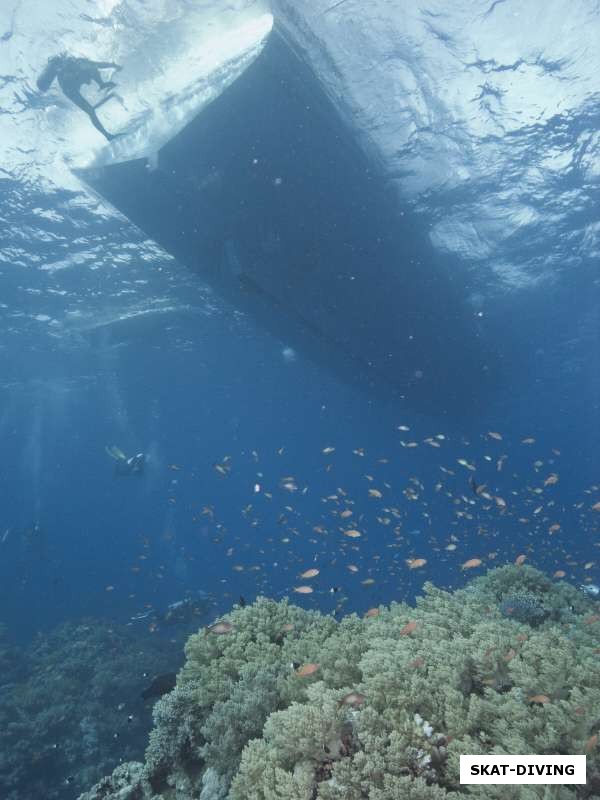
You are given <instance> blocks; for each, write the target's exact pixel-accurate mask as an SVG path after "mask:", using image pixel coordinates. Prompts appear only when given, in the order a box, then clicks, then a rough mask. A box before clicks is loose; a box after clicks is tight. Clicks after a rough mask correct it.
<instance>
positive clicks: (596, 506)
mask: <svg viewBox="0 0 600 800" xmlns="http://www.w3.org/2000/svg"><path fill="white" fill-rule="evenodd" d="M592 511H600V503H594V505H593V506H592Z"/></svg>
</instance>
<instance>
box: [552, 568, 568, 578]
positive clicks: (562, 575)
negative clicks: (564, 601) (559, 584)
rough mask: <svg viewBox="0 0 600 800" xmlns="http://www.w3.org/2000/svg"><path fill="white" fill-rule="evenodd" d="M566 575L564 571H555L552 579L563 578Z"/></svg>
mask: <svg viewBox="0 0 600 800" xmlns="http://www.w3.org/2000/svg"><path fill="white" fill-rule="evenodd" d="M566 574H567V573H566V572H565V571H564V569H557V570H556V572H555V573H554V575H553V576H552V577H553V578H564V577H565V575H566Z"/></svg>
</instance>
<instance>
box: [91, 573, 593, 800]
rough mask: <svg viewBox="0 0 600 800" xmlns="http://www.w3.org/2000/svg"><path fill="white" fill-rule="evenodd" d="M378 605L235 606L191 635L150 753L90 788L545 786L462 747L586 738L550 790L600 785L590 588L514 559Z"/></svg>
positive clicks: (528, 747) (322, 795)
mask: <svg viewBox="0 0 600 800" xmlns="http://www.w3.org/2000/svg"><path fill="white" fill-rule="evenodd" d="M517 601H518V602H517ZM519 604H520V605H519ZM518 605H519V608H520V611H519V613H518V614H514V613H507V610H508V609H513V608H516V607H517V606H518ZM378 611H379V613H371V614H369V616H368V617H364V618H359V617H357V616H356V615H351V616H348V617H346V618H345V619H343V620H341V621H340V622H339V623H338V622H336V621H335V620H334V619H333V618H332V617H331V616H324V615H321V614H319V613H317V612H309V611H303V610H301V609H299V608H296V607H295V606H293V605H291V604H289V603H288V602H287V601H282V602H275V601H270V600H267V599H264V598H259V599H258V600H257V601H256V602H255V603H254V604H253V605H251V606H246V607H245V608H238V607H236V608H234V609H233V610H232V611H231V613H230V614H228V615H227V617H226V620H224V621H225V622H226V623H228V624H225V625H221V626H217V627H216V628H215V632H211V630H210V629H208V630H205V631H201V632H199V633H198V634H196V635H194V636H192V637H191V638H190V640H189V641H188V644H187V648H186V656H187V659H186V663H185V666H184V668H183V669H182V671H181V672H180V674H179V676H178V685H177V687H176V688H175V690H174V691H173V692H172V693H171V694H170V695H167V696H165V697H164V698H163V699H162V700H161V701H160V702H159V703H158V704H157V705H156V707H155V711H154V723H155V728H154V730H153V732H152V735H151V739H150V745H149V747H148V751H147V756H146V761H145V763H144V764H143V765H142V764H132V765H128V766H127V767H120V768H119V770H117V771H116V772H115V773H114V774H113V776H112V777H110V778H107V779H105V780H104V781H103V782H101V783H100V784H98V785H97V786H96V787H94V788H93V789H91V790H90V791H89V792H87V793H85V794H83V795H81V798H80V800H128V798H131V800H133V798H135V800H159V798H164V800H167V799H168V800H197V798H201V800H365V798H367V797H368V798H369V799H370V800H443V798H447V799H448V800H450V799H451V798H453V797H459V796H463V795H468V796H469V797H473V798H492V800H494V798H503V800H504V799H506V800H533V799H534V798H540V800H541V798H545V797H548V796H549V795H548V794H547V787H545V786H541V785H540V786H507V785H500V786H493V785H470V786H466V785H465V786H461V785H460V783H459V756H460V755H461V754H462V753H471V754H492V753H494V754H503V753H506V754H510V753H536V754H550V753H557V754H561V753H562V754H566V753H574V754H576V753H585V754H587V756H588V759H587V763H588V782H587V784H586V785H584V786H562V787H561V786H558V787H554V789H555V791H554V793H553V794H552V797H554V798H559V800H575V798H588V797H592V796H598V793H599V792H600V753H599V752H598V736H597V734H599V733H600V614H598V613H596V612H597V611H598V604H597V603H594V602H593V601H592V600H590V599H589V598H586V597H584V596H583V595H582V594H581V593H580V592H578V590H576V589H575V588H574V587H572V586H569V585H568V584H566V583H557V582H552V581H550V580H549V579H547V578H546V577H545V576H544V575H543V574H542V573H540V572H538V571H537V570H535V569H533V568H530V567H525V566H519V567H517V566H509V567H502V568H499V569H496V570H493V571H491V572H489V573H488V574H487V575H485V576H482V577H480V578H478V579H476V580H474V581H473V582H472V583H471V584H469V585H468V586H467V587H466V588H465V589H461V590H458V591H456V592H446V591H443V590H441V589H438V588H435V587H434V586H433V585H431V584H426V585H425V589H424V595H423V596H422V597H420V598H419V599H418V600H417V603H416V606H415V607H411V606H409V605H406V604H403V603H392V605H391V607H390V608H384V607H380V608H379V610H378ZM217 631H218V633H217ZM127 774H130V775H131V776H132V779H131V781H130V783H127V780H126V776H127Z"/></svg>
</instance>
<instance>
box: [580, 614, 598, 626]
mask: <svg viewBox="0 0 600 800" xmlns="http://www.w3.org/2000/svg"><path fill="white" fill-rule="evenodd" d="M599 619H600V614H592V616H591V617H588V618H587V619H584V620H583V624H584V625H593V624H594V622H598V620H599Z"/></svg>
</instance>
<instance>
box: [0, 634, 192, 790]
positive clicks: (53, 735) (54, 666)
mask: <svg viewBox="0 0 600 800" xmlns="http://www.w3.org/2000/svg"><path fill="white" fill-rule="evenodd" d="M182 644H183V641H181V643H180V646H181V645H182ZM171 647H172V646H171ZM176 659H177V656H176V651H175V653H173V652H172V650H171V648H169V649H167V648H166V647H165V646H164V643H163V642H161V641H160V640H159V639H158V638H157V637H156V636H152V635H151V634H149V633H145V632H135V633H134V632H133V631H132V629H131V628H129V627H126V626H121V625H109V624H106V623H102V622H98V621H96V620H88V621H86V622H84V623H82V624H65V625H61V626H60V627H58V628H57V629H56V630H54V631H53V632H52V633H44V634H39V635H38V636H37V637H36V639H35V640H34V641H33V642H32V643H31V644H30V646H28V647H26V648H25V647H24V648H14V647H12V648H11V647H9V645H8V644H7V643H6V642H4V641H2V640H1V639H0V666H1V667H2V683H1V685H0V796H1V797H2V798H5V800H24V798H32V800H33V798H42V797H43V798H44V800H55V799H56V800H59V799H60V800H65V799H66V798H74V797H77V795H78V794H79V792H81V791H82V790H83V789H84V788H86V787H88V786H89V785H90V784H91V783H93V782H94V781H97V780H98V779H99V778H100V777H101V776H102V775H103V774H105V773H106V772H107V771H109V770H111V769H113V768H114V766H115V765H116V764H118V763H119V760H120V759H127V760H129V759H132V758H136V757H139V756H140V755H141V754H142V753H143V749H144V744H145V741H146V737H147V735H148V730H149V729H150V726H151V722H152V719H151V707H150V706H149V705H148V704H147V705H144V704H143V703H142V701H141V699H140V692H141V690H142V689H143V687H144V685H145V684H146V683H147V681H148V678H147V677H144V673H145V672H146V671H148V672H149V671H151V670H154V669H157V670H161V669H168V668H171V669H172V668H173V667H176V666H179V665H180V663H181V661H180V660H179V663H177V661H176ZM174 662H175V663H174ZM124 782H125V779H122V783H124Z"/></svg>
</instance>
